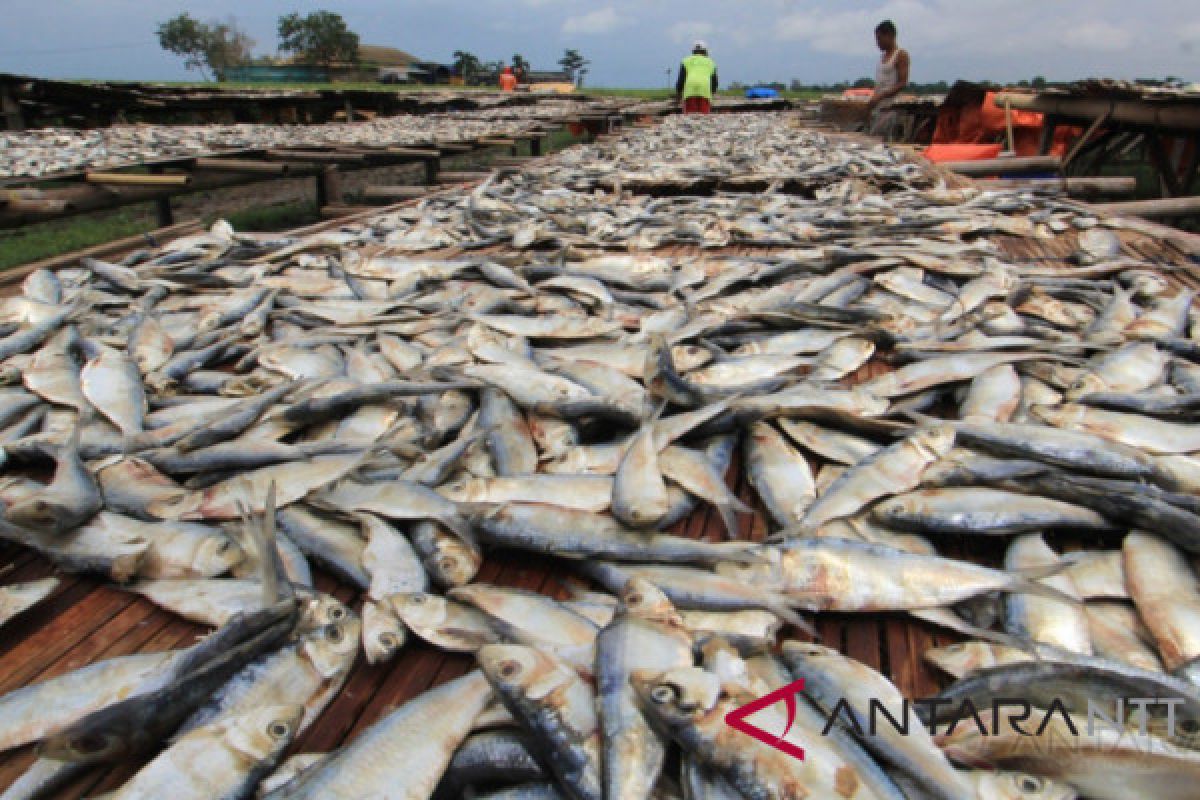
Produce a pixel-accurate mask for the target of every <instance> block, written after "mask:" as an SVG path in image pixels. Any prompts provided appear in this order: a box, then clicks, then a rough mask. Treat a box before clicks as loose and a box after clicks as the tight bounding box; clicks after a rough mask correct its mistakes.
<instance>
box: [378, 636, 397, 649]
mask: <svg viewBox="0 0 1200 800" xmlns="http://www.w3.org/2000/svg"><path fill="white" fill-rule="evenodd" d="M379 643H380V644H381V645H383V646H384V647H386V648H387V649H389V650H394V649H396V648H397V647H399V646H400V640H399V639H398V638H397V636H396V634H394V633H381V634H379Z"/></svg>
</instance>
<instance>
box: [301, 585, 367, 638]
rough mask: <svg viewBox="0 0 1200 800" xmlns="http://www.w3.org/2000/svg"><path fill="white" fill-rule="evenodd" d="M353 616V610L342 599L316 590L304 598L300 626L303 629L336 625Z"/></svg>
mask: <svg viewBox="0 0 1200 800" xmlns="http://www.w3.org/2000/svg"><path fill="white" fill-rule="evenodd" d="M353 616H354V614H353V612H351V611H350V609H349V608H347V607H346V606H345V604H344V603H342V601H341V600H338V599H337V598H336V597H334V596H332V595H328V594H324V593H322V592H316V593H314V594H312V595H310V596H308V597H305V598H304V602H303V604H302V607H301V610H300V627H301V629H302V630H312V629H314V628H319V627H321V626H323V625H335V624H337V623H340V622H343V621H345V620H347V619H350V618H351V617H353Z"/></svg>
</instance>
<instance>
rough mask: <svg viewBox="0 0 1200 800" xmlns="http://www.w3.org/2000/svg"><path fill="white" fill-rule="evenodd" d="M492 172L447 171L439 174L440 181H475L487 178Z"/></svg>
mask: <svg viewBox="0 0 1200 800" xmlns="http://www.w3.org/2000/svg"><path fill="white" fill-rule="evenodd" d="M489 175H491V173H490V172H466V171H449V170H448V171H446V172H443V173H441V174H439V175H438V183H475V182H476V181H482V180H486V179H487V177H488V176H489Z"/></svg>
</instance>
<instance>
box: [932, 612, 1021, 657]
mask: <svg viewBox="0 0 1200 800" xmlns="http://www.w3.org/2000/svg"><path fill="white" fill-rule="evenodd" d="M942 611H946V612H949V613H950V614H954V612H953V611H950V610H949V609H944V608H937V609H915V610H912V611H909V612H908V615H909V616H910V617H912V618H914V619H919V620H921V621H922V622H927V623H929V624H930V625H936V626H937V627H939V628H945V629H946V630H949V631H954V632H955V633H961V634H963V635H964V636H970V637H972V638H975V639H983V640H984V641H988V642H992V643H993V644H1000V645H1005V646H1006V647H1013V648H1016V649H1018V650H1025V651H1027V652H1030V653H1032V652H1033V649H1032V648H1033V643H1032V642H1030V641H1029V640H1027V639H1025V638H1023V637H1020V636H1014V635H1013V634H1011V633H1005V632H1003V631H994V630H990V629H988V628H981V627H979V626H978V625H972V624H971V623H969V622H967V621H966V620H964V619H959V618H958V615H957V614H954V617H955V619H954V620H953V621H950V622H948V621H947V619H946V616H944V615H943V614H937V615H934V614H933V613H929V614H928V615H926V612H942Z"/></svg>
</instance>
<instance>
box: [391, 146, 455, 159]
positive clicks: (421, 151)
mask: <svg viewBox="0 0 1200 800" xmlns="http://www.w3.org/2000/svg"><path fill="white" fill-rule="evenodd" d="M387 152H389V153H393V154H395V155H398V156H409V157H411V158H438V157H439V156H441V154H442V151H441V150H438V149H437V148H433V147H389V148H387Z"/></svg>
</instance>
